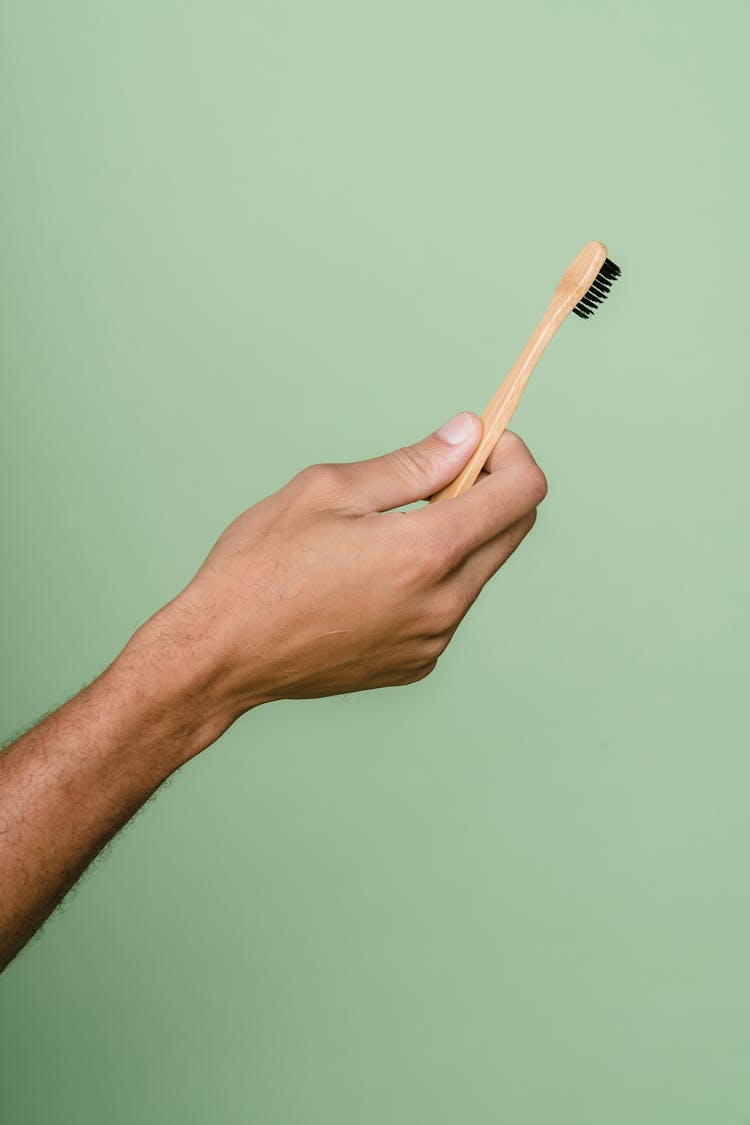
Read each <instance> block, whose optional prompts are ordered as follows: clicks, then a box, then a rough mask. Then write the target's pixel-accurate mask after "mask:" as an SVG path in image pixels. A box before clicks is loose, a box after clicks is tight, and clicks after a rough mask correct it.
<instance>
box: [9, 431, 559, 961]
mask: <svg viewBox="0 0 750 1125" xmlns="http://www.w3.org/2000/svg"><path fill="white" fill-rule="evenodd" d="M480 434H481V423H480V422H479V420H478V418H476V416H475V415H472V414H460V415H457V417H456V418H455V419H453V420H452V421H451V422H450V423H448V424H447V425H446V426H445V427H443V428H442V430H441V431H438V433H436V434H432V435H430V437H428V438H426V439H425V440H424V441H421V442H418V443H417V444H416V445H413V446H409V447H405V448H403V449H399V450H397V451H396V452H394V453H390V454H387V455H386V456H384V457H378V458H375V459H373V460H370V461H362V462H357V463H354V464H345V465H315V466H313V467H311V468H308V469H305V470H303V471H302V472H301V473H299V474H298V475H297V476H296V477H294V479H293V480H291V481H290V482H289V483H288V484H287V485H286V486H285V487H284V488H282V489H281V490H280V491H279V492H277V493H275V494H274V495H273V496H269V497H267V498H266V499H265V500H262V501H261V502H260V503H258V504H255V505H254V506H253V507H251V508H249V509H248V510H247V511H246V512H243V514H242V515H241V516H239V517H238V518H237V519H236V520H235V521H234V522H233V523H232V524H230V526H229V527H228V528H227V529H226V531H225V532H224V533H223V534H222V535H221V537H220V538H219V540H218V541H217V543H216V544H215V545H214V547H213V549H212V550H211V552H210V554H209V555H208V557H207V558H206V560H205V562H204V563H203V565H202V566H201V568H200V570H199V571H198V573H197V574H196V575H195V577H194V578H193V580H192V581H191V582H190V583H189V584H188V586H187V587H186V588H185V589H184V590H182V591H181V592H180V593H179V594H178V595H177V597H175V598H174V599H173V600H172V601H171V602H170V603H169V604H168V605H166V606H164V607H163V608H162V609H160V610H159V611H158V612H157V613H156V614H155V615H154V616H153V617H152V618H150V619H149V620H148V621H147V622H146V623H145V624H144V625H143V626H142V627H141V628H140V629H138V631H137V632H136V633H135V634H134V635H133V637H132V638H131V639H130V640H129V641H128V643H127V644H126V646H125V648H124V649H123V650H122V652H121V653H120V654H119V656H117V657H116V659H115V660H114V661H113V662H112V664H111V665H110V666H109V667H108V668H107V669H106V670H105V671H104V672H103V673H102V674H101V675H100V676H99V677H98V678H97V679H96V680H94V681H93V682H92V683H91V684H89V685H88V686H87V687H86V688H84V689H83V691H81V692H80V693H79V694H78V695H76V696H75V697H74V698H73V699H71V700H69V701H68V702H67V703H66V704H64V706H62V707H61V708H59V710H57V711H55V712H53V713H52V714H51V715H48V716H47V717H46V718H45V719H43V720H42V721H41V722H40V723H39V724H38V725H37V726H36V727H34V728H33V729H32V730H30V731H28V732H27V733H26V734H25V735H23V736H22V737H21V738H20V739H18V741H16V742H14V743H13V744H12V745H10V746H9V747H7V748H6V749H5V750H4V751H3V752H2V754H1V755H0V969H1V968H3V967H5V965H7V964H8V962H9V961H10V960H11V959H12V958H13V957H14V956H15V954H16V953H17V952H18V951H19V950H20V949H21V948H22V947H23V945H24V944H25V943H26V941H28V939H29V938H30V937H31V935H32V934H33V933H34V932H35V931H36V930H37V929H38V928H39V926H41V924H42V923H43V921H44V920H45V919H46V918H47V917H48V915H49V914H50V913H51V911H52V910H53V909H54V908H55V906H56V905H57V904H58V903H59V902H60V901H61V899H62V898H63V897H64V896H65V894H66V893H67V892H68V890H70V888H71V887H72V886H73V884H74V883H75V881H76V880H77V879H78V878H79V876H80V875H81V873H82V872H83V871H84V870H85V868H86V867H87V866H88V864H89V863H90V862H91V860H92V859H93V858H94V857H95V856H96V855H97V853H98V852H99V851H100V850H101V849H102V848H103V847H104V845H105V844H106V843H107V842H108V841H109V840H110V839H111V838H112V837H113V836H114V835H115V833H116V832H117V831H118V830H119V829H120V828H121V827H122V825H123V824H125V823H126V821H127V820H128V819H129V818H130V817H131V816H132V815H133V814H134V813H135V812H136V810H137V809H138V808H140V806H141V805H142V804H143V803H144V802H145V801H146V800H148V798H149V797H150V796H151V795H152V794H153V793H154V792H155V790H156V789H158V787H159V786H160V785H161V783H162V782H163V781H164V780H165V779H166V778H167V777H169V776H170V775H171V774H172V773H174V771H175V770H177V769H179V768H180V767H181V766H183V765H184V764H185V763H186V762H187V761H189V760H190V759H191V758H193V757H194V756H195V755H196V754H199V753H200V752H201V751H202V750H204V749H205V748H206V747H208V746H210V745H211V743H213V742H215V740H216V739H217V738H219V736H220V735H221V734H222V733H223V732H224V731H225V730H227V728H228V727H229V726H231V724H232V723H233V722H234V721H235V720H236V719H237V718H238V717H239V716H240V715H242V714H244V713H245V712H246V711H250V710H252V709H253V708H254V707H258V706H260V705H261V704H263V703H269V702H272V701H273V700H276V699H302V698H310V697H314V696H323V695H336V694H340V693H342V692H353V691H362V690H365V689H368V688H378V687H386V686H394V685H398V684H410V683H414V682H415V681H417V680H421V679H423V678H424V677H425V676H427V675H428V674H429V673H430V672H431V671H432V670H433V668H434V667H435V664H436V663H437V660H438V658H439V656H440V655H441V653H442V652H443V651H444V650H445V648H446V646H447V644H448V642H449V641H450V639H451V637H452V636H453V634H454V632H455V630H456V628H457V627H458V625H459V622H460V621H461V619H462V618H463V616H464V615H465V613H466V612H467V610H468V609H469V607H470V606H471V604H472V603H473V601H474V600H475V599H476V597H477V595H478V594H479V592H480V590H481V589H482V587H483V586H484V584H485V583H486V582H487V581H488V580H489V579H490V578H491V577H492V575H493V574H494V573H495V572H496V571H497V570H498V569H499V567H500V566H502V564H503V563H504V562H505V561H506V559H507V558H508V557H509V555H510V554H511V553H512V552H513V551H514V550H515V548H516V547H517V546H518V545H519V543H520V542H521V540H522V539H523V538H524V536H525V535H527V533H528V532H529V531H530V530H531V528H532V526H533V524H534V520H535V516H536V508H537V505H538V504H539V503H540V502H541V501H542V499H543V498H544V495H545V493H546V481H545V478H544V474H543V473H542V471H541V470H540V469H539V467H538V465H537V464H536V462H535V461H534V459H533V458H532V456H531V454H530V453H529V451H528V450H527V448H526V446H525V445H524V444H523V442H522V441H521V440H520V438H518V437H516V435H515V434H512V433H509V432H508V433H506V434H504V435H503V438H502V439H501V441H500V442H499V444H498V446H497V448H496V449H495V451H494V453H493V454H492V456H491V458H490V460H489V461H488V463H487V465H486V467H485V471H484V472H483V473H482V475H481V477H480V479H479V480H478V481H477V483H476V484H475V485H474V487H473V488H472V489H470V490H469V492H467V493H465V494H464V495H463V496H460V497H457V498H455V499H452V500H444V501H441V502H440V503H438V504H432V505H425V506H422V507H420V508H418V509H412V510H410V511H408V512H397V511H393V509H394V508H398V507H401V506H403V505H406V504H409V503H412V502H413V501H417V500H424V499H427V498H428V497H429V496H431V495H432V493H434V492H436V491H437V490H438V489H439V488H441V487H442V486H443V485H445V484H447V483H448V482H449V481H451V480H452V479H453V478H454V477H455V476H456V475H457V474H458V472H459V471H460V469H461V468H462V467H463V466H464V464H465V463H466V461H467V460H468V458H469V456H470V455H471V453H472V452H473V450H474V448H475V447H476V445H477V442H478V441H479V437H480Z"/></svg>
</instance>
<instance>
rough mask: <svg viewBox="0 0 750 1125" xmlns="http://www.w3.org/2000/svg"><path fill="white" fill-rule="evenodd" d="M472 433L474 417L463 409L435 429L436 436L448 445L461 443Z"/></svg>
mask: <svg viewBox="0 0 750 1125" xmlns="http://www.w3.org/2000/svg"><path fill="white" fill-rule="evenodd" d="M473 433H474V419H473V418H472V416H471V414H467V413H466V411H465V410H464V411H463V412H462V413H461V414H457V415H456V417H455V418H451V420H450V422H446V423H445V425H444V426H441V427H440V429H439V430H438V431H437V436H438V437H439V438H442V440H443V441H446V442H447V443H448V445H462V444H463V442H465V441H466V440H467V439H468V438H470V437H471V435H472V434H473Z"/></svg>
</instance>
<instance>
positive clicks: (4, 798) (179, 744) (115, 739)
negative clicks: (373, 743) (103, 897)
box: [0, 610, 231, 968]
mask: <svg viewBox="0 0 750 1125" xmlns="http://www.w3.org/2000/svg"><path fill="white" fill-rule="evenodd" d="M173 616H174V611H171V610H167V611H162V612H161V614H159V615H157V617H156V618H154V619H152V621H151V622H149V623H147V625H146V626H144V628H143V629H141V630H139V632H138V633H137V634H136V635H135V637H134V638H133V639H132V640H131V642H130V643H129V644H128V645H127V646H126V648H125V649H124V650H123V652H122V653H121V654H120V656H118V657H117V659H116V660H115V661H114V662H113V664H111V665H110V667H109V668H107V670H106V671H105V672H104V673H102V675H101V676H99V677H98V679H96V680H95V681H94V682H93V683H91V684H90V685H89V686H88V687H86V688H84V690H83V691H82V692H80V693H79V694H78V695H77V696H75V697H74V698H73V699H71V700H70V701H69V702H68V703H66V704H65V705H64V706H63V707H61V708H60V709H59V710H58V711H55V712H54V713H53V714H52V715H49V716H48V717H47V718H46V719H44V720H43V721H42V722H40V723H39V724H38V726H36V727H34V728H33V729H32V730H30V731H29V732H28V733H27V734H25V735H24V736H23V737H21V738H20V739H19V740H18V741H17V742H15V743H13V745H11V746H9V747H7V749H6V750H5V751H4V752H3V753H2V754H0V968H2V967H4V966H5V965H6V964H7V963H8V962H9V961H10V959H11V958H12V957H13V956H14V955H15V954H16V953H17V952H18V950H19V949H20V948H21V947H22V946H23V945H24V944H25V942H26V941H27V940H28V939H29V937H30V936H31V935H32V934H33V933H34V931H35V930H36V929H37V928H38V927H39V926H40V925H41V924H42V922H43V921H44V920H45V918H46V917H47V916H48V915H49V914H50V913H51V911H52V910H53V909H54V908H55V906H56V905H57V904H58V903H59V902H60V901H61V899H62V898H63V897H64V896H65V895H66V894H67V892H68V891H69V890H70V888H71V887H72V886H73V884H74V883H75V881H76V879H78V877H79V876H80V875H81V873H82V872H83V871H84V870H85V868H86V867H87V866H88V864H89V863H90V862H91V860H92V859H93V858H94V857H95V856H96V855H97V853H98V852H99V851H100V850H101V849H102V848H103V847H104V845H105V844H106V843H107V842H108V841H109V840H110V839H111V838H112V837H113V836H114V835H115V833H116V832H117V831H118V830H119V829H120V828H121V827H122V825H123V824H125V823H126V821H127V820H129V819H130V817H131V816H132V815H133V814H134V813H135V812H136V811H137V809H139V808H140V807H141V805H143V803H144V802H145V801H147V800H148V798H149V797H150V796H151V795H152V794H153V793H154V791H155V790H156V789H157V788H158V787H159V785H161V783H162V782H163V781H164V780H165V779H166V778H167V777H168V776H169V775H170V774H171V773H173V772H174V771H175V770H176V769H178V768H179V766H181V765H182V764H183V763H184V762H185V761H187V760H188V759H189V758H190V757H192V756H194V755H195V754H196V753H198V752H199V751H200V750H201V749H203V748H204V747H205V746H207V745H209V743H211V742H212V741H213V740H214V739H215V738H216V737H218V735H219V734H220V733H221V731H222V730H223V729H225V728H226V726H227V725H229V722H230V721H231V717H229V716H228V715H227V714H225V713H224V712H223V711H221V709H220V708H219V707H218V706H217V705H214V704H213V703H212V702H211V698H212V697H211V693H210V692H209V691H208V690H207V687H206V684H207V677H203V676H202V675H201V673H200V669H199V667H198V663H197V662H191V661H192V657H190V654H188V653H186V652H184V651H183V649H182V646H181V644H180V643H179V642H178V640H177V638H176V635H174V634H173V633H170V629H171V628H172V624H173Z"/></svg>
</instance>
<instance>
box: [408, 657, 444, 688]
mask: <svg viewBox="0 0 750 1125" xmlns="http://www.w3.org/2000/svg"><path fill="white" fill-rule="evenodd" d="M436 666H437V657H435V658H434V659H433V660H427V661H425V662H424V663H423V664H417V665H416V667H415V668H413V669H412V670H411V672H409V673H408V674H407V675H406V676H405V677H404V679H403V680H402V681H401V682H402V684H416V683H419V681H420V680H426V679H427V677H428V676H429V675H430V673H431V672H434V671H435V668H436Z"/></svg>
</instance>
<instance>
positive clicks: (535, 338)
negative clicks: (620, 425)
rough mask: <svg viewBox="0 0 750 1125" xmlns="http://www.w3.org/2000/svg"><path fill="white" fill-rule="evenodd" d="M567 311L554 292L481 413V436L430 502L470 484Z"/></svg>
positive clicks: (463, 488)
mask: <svg viewBox="0 0 750 1125" xmlns="http://www.w3.org/2000/svg"><path fill="white" fill-rule="evenodd" d="M568 311H569V310H568V309H567V308H566V307H564V305H563V303H562V302H561V301H560V300H558V299H557V295H556V296H555V297H554V298H553V299H552V302H551V303H550V305H549V308H548V309H547V311H546V312H545V314H544V316H543V317H542V319H541V320H540V321H539V323H538V324H537V326H536V328H535V329H534V331H533V332H532V334H531V337H530V339H529V341H528V343H527V344H526V347H525V348H524V349H523V351H522V352H521V354H520V355H519V357H518V359H517V360H516V362H515V363H514V364H513V366H512V367H511V369H510V371H509V372H508V374H507V375H506V376H505V378H504V379H503V381H502V383H501V384H500V389H499V390H498V391H497V393H496V394H495V396H494V398H492V399H491V400H490V402H489V403H488V405H487V409H486V410H485V412H484V414H483V415H482V437H481V439H480V442H479V445H478V446H477V448H476V450H475V451H474V453H473V454H472V455H471V457H470V459H469V461H468V462H467V464H466V465H465V466H464V468H463V469H462V470H461V472H460V473H459V474H458V476H457V477H456V479H455V480H452V481H451V483H450V484H447V485H446V486H445V488H441V489H440V491H439V492H436V493H435V495H434V496H431V497H430V503H432V502H433V501H435V500H448V499H450V498H451V497H453V496H460V495H461V493H462V492H466V490H467V489H469V488H471V486H472V485H473V484H474V481H475V480H476V479H477V477H478V476H479V474H480V472H481V471H482V467H483V466H484V464H485V462H486V460H487V458H488V457H489V455H490V453H492V450H493V449H494V448H495V446H496V445H497V443H498V441H499V440H500V436H501V434H502V432H503V430H505V428H506V427H507V425H508V422H509V421H510V420H511V418H512V416H513V412H514V411H515V409H516V407H517V406H518V403H519V401H520V398H521V395H522V394H523V390H524V387H525V386H526V384H527V383H528V381H529V376H530V375H531V372H532V371H533V370H534V368H535V367H536V365H537V362H538V360H539V358H540V356H541V354H542V352H543V351H544V349H545V348H546V347H547V344H548V343H549V342H550V340H551V339H552V337H553V336H554V334H555V332H556V331H557V329H558V328H559V326H560V325H561V324H562V322H563V320H564V319H565V316H566V314H567V312H568Z"/></svg>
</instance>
